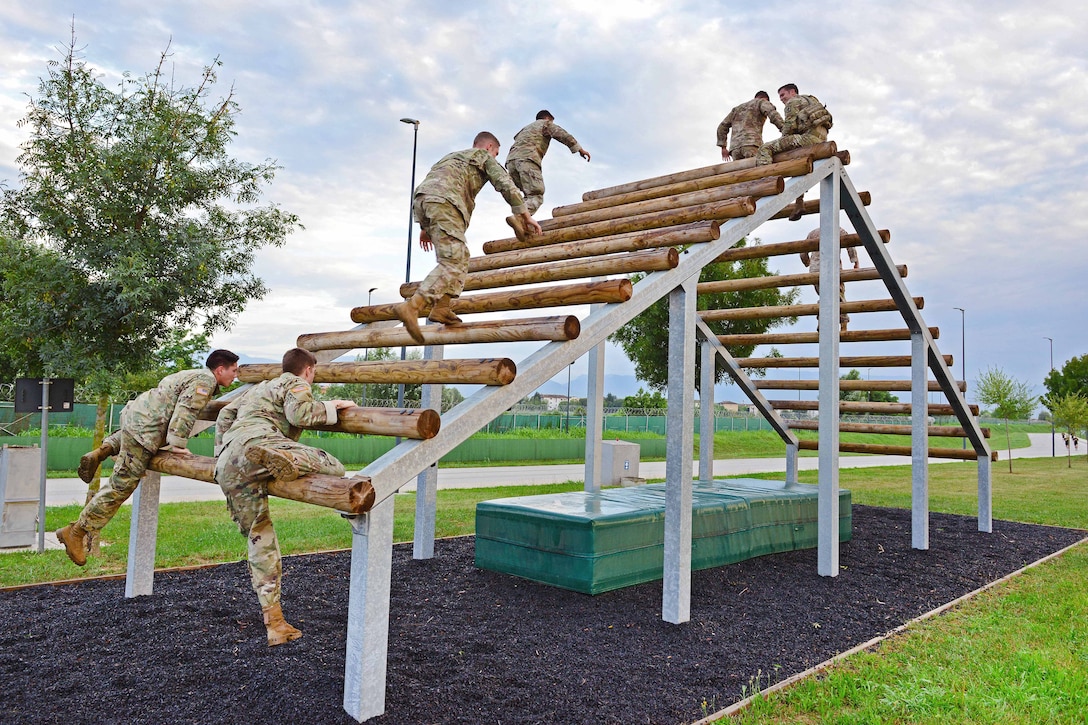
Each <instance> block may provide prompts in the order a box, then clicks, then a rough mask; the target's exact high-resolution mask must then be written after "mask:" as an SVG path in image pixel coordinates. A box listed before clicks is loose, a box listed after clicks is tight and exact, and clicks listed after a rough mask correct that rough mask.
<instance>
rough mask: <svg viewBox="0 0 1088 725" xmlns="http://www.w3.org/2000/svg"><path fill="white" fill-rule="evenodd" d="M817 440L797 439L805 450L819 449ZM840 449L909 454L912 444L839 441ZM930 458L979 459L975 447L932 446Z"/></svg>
mask: <svg viewBox="0 0 1088 725" xmlns="http://www.w3.org/2000/svg"><path fill="white" fill-rule="evenodd" d="M817 443H818V442H817V441H814V440H808V439H805V438H802V439H801V440H799V441H797V447H798V448H800V449H801V450H803V451H816V450H819V446H818V445H817ZM839 450H840V451H842V452H843V453H869V454H873V455H878V456H909V455H911V453H912V451H911V447H910V446H886V445H882V444H880V443H846V442H844V441H843V442H840V443H839ZM929 457H930V458H951V459H954V460H958V461H975V460H978V454H976V453H975V450H974V449H973V448H963V449H960V448H930V449H929ZM990 458H991V460H994V461H996V460H997V451H991V452H990Z"/></svg>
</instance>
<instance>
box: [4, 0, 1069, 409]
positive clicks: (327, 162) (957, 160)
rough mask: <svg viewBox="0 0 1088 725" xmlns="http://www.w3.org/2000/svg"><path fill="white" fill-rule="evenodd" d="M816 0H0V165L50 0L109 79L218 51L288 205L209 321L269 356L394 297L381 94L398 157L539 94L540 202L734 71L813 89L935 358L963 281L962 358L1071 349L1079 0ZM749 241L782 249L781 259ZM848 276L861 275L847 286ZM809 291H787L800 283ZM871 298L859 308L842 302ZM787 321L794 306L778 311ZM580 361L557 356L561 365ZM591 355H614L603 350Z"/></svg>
mask: <svg viewBox="0 0 1088 725" xmlns="http://www.w3.org/2000/svg"><path fill="white" fill-rule="evenodd" d="M819 7H820V9H821V10H822V11H823V12H822V13H817V12H816V8H817V5H814V4H812V3H802V2H784V1H781V2H776V1H774V0H768V1H766V2H762V3H750V2H743V3H742V2H714V1H712V0H700V1H699V2H683V1H680V0H671V1H666V0H660V1H658V0H620V1H611V0H597V1H596V2H585V1H584V0H552V2H549V3H512V2H497V1H495V2H448V1H447V0H433V1H430V0H397V1H396V2H388V1H386V0H368V1H366V2H333V1H331V0H327V1H319V0H310V1H308V2H307V1H305V0H293V1H292V2H281V1H278V0H265V2H262V3H253V2H238V1H236V0H216V1H215V2H210V1H204V0H175V2H172V3H147V2H144V1H141V2H129V1H127V0H115V1H113V2H75V1H74V0H65V1H60V0H35V1H34V2H30V1H29V0H11V1H10V2H6V3H4V4H3V6H2V7H0V67H2V68H3V72H2V73H0V182H3V183H6V184H7V185H9V186H10V185H15V184H18V180H19V169H18V167H17V166H16V164H15V157H16V156H17V154H18V147H19V145H20V143H22V142H23V141H24V140H25V132H24V131H23V129H20V128H18V127H17V125H16V124H17V121H18V120H19V119H20V118H21V117H22V116H23V115H24V114H25V112H26V106H27V94H28V93H33V92H34V91H35V89H36V87H37V82H38V78H39V77H41V76H42V75H43V74H44V72H45V68H46V62H47V61H48V60H50V59H56V58H59V57H61V55H62V53H63V50H62V48H63V45H64V44H65V43H66V41H67V40H68V37H69V32H70V25H71V23H72V19H73V16H74V18H75V26H76V34H77V36H78V43H79V45H80V46H83V47H84V55H85V57H86V58H87V59H88V61H89V62H90V63H91V64H92V65H94V66H95V67H96V68H98V69H100V70H101V72H102V73H103V74H104V76H105V77H106V79H107V80H108V81H109V80H112V79H115V78H117V77H118V76H119V74H120V73H121V72H123V71H131V72H133V73H143V72H145V71H148V70H150V69H152V68H153V67H154V65H155V64H156V62H157V60H158V57H159V54H160V52H161V51H162V50H163V49H165V48H166V47H167V44H168V43H169V47H170V51H171V53H172V56H171V61H172V63H173V67H174V76H175V78H176V79H177V80H178V82H181V83H186V84H188V83H194V82H196V81H197V80H198V78H199V73H200V69H201V67H202V66H204V65H206V64H208V63H209V62H210V61H211V60H212V59H213V58H215V57H217V56H218V57H219V58H220V59H221V60H222V62H223V67H222V68H221V70H220V84H219V88H220V90H221V91H222V92H224V93H225V92H226V91H227V90H228V89H229V88H230V86H231V85H233V87H234V92H235V97H236V99H237V101H238V102H239V103H240V105H241V108H242V112H241V114H240V116H239V117H238V127H237V130H238V136H237V140H236V142H235V144H234V146H233V152H234V155H235V156H236V157H238V158H240V159H244V160H248V161H253V162H256V161H260V160H263V159H265V158H273V159H276V160H277V161H278V163H279V164H280V165H281V166H282V167H283V168H282V171H280V173H279V175H278V176H277V178H276V180H275V182H274V183H273V184H272V186H271V187H269V188H268V190H267V192H266V200H269V201H274V202H275V203H277V204H279V205H281V206H282V207H283V208H284V209H287V210H289V211H292V212H294V213H296V214H298V215H299V216H300V217H301V219H302V222H303V223H304V224H305V226H306V229H305V230H304V231H301V232H298V233H296V234H294V235H292V237H291V238H290V239H289V241H288V244H287V245H286V246H285V247H284V248H281V249H269V250H265V251H264V252H262V253H261V254H260V255H259V258H258V263H257V271H258V273H259V274H260V275H261V276H262V277H263V278H264V279H265V280H266V281H267V283H268V285H269V287H270V288H271V292H270V294H269V295H268V296H267V297H266V298H265V299H264V300H261V301H259V302H254V303H252V304H250V306H249V307H247V308H246V309H245V310H244V311H243V312H242V313H241V314H240V315H239V317H238V320H237V324H236V325H235V327H234V328H233V329H232V330H231V331H230V332H228V333H223V334H220V335H218V336H217V337H216V339H215V340H214V342H215V343H216V344H217V345H220V346H224V347H230V348H232V349H235V350H238V351H240V352H244V353H246V354H247V355H249V356H252V357H266V358H270V359H272V358H278V356H279V355H280V353H281V352H282V350H284V349H285V348H286V347H289V346H290V345H292V344H293V341H294V339H295V337H296V336H297V335H298V334H299V333H302V332H314V331H321V330H336V329H347V328H349V327H351V323H350V320H348V317H347V314H348V311H349V310H350V308H351V307H353V306H355V305H359V304H365V303H366V301H367V290H368V289H369V288H371V287H376V288H377V290H376V291H375V292H374V294H373V300H374V301H375V302H388V301H393V300H395V299H398V298H397V296H396V290H397V287H398V285H399V283H400V282H401V281H403V279H404V271H405V270H404V265H405V253H406V247H407V244H408V217H409V191H410V186H411V163H412V141H413V138H412V127H411V126H410V125H406V124H403V123H400V122H399V121H398V119H400V118H401V117H404V116H409V117H414V118H417V119H419V120H420V121H421V124H420V126H419V152H418V164H419V172H418V173H419V174H420V176H422V174H424V173H425V172H426V170H427V168H429V166H430V164H431V163H433V162H434V161H436V160H437V159H438V158H440V157H441V156H442V155H443V154H445V153H447V152H449V151H452V150H455V149H460V148H466V147H468V146H469V145H470V144H471V140H472V137H473V135H474V134H475V133H476V131H478V130H481V129H488V130H491V131H494V132H495V133H496V134H497V135H498V136H499V137H500V138H501V139H502V140H503V142H504V147H505V146H507V145H508V144H509V140H510V139H511V138H512V137H513V135H514V133H515V132H516V131H517V130H518V129H519V128H520V127H521V126H523V125H524V124H526V123H528V122H529V121H530V120H532V118H533V116H534V115H535V113H536V111H537V110H539V109H540V108H548V109H549V110H551V111H552V113H553V114H554V115H555V116H556V119H557V122H558V123H559V124H561V125H562V126H564V127H565V128H566V129H567V130H569V131H571V132H572V133H573V134H574V135H575V136H576V137H577V138H578V139H579V141H581V143H582V144H583V145H584V146H585V147H586V148H587V149H588V150H589V151H590V152H591V153H592V154H593V160H592V162H591V163H589V164H586V163H585V162H583V161H582V160H581V159H579V158H578V157H577V156H572V155H570V154H569V153H567V152H566V149H565V148H563V147H562V146H558V147H553V150H552V153H551V154H549V156H548V158H547V159H546V161H545V164H544V172H545V178H546V180H547V185H548V192H547V195H546V199H545V206H544V208H543V209H542V210H541V212H539V213H538V215H537V216H538V217H540V218H544V217H546V216H548V213H547V211H548V210H550V209H551V208H552V207H553V206H557V205H561V204H569V203H573V202H575V201H578V200H579V199H580V195H581V193H582V192H583V191H586V190H589V189H593V188H599V187H602V186H610V185H613V184H617V183H622V182H626V181H632V180H635V179H639V178H644V177H647V176H652V175H657V174H663V173H669V172H673V171H679V170H683V169H688V168H692V167H696V166H704V165H707V164H712V163H716V162H717V161H719V160H720V157H719V152H718V148H717V147H716V146H715V145H714V140H715V136H714V132H715V128H716V126H717V124H718V122H719V121H720V120H721V118H722V117H723V116H724V115H725V114H726V113H727V112H728V111H729V109H730V108H731V107H732V106H733V105H735V104H736V103H739V102H740V101H742V100H745V99H747V98H750V97H751V96H752V94H753V93H754V91H755V90H757V89H761V88H762V89H766V90H768V91H770V92H771V96H772V98H774V96H775V92H774V91H775V89H776V88H777V87H778V86H779V85H782V84H783V83H787V82H794V83H796V84H797V85H798V86H800V88H801V90H802V92H808V93H814V94H816V95H817V96H819V97H820V99H821V100H822V101H823V102H824V103H825V104H826V105H827V106H828V107H829V108H830V109H831V110H832V112H833V113H834V116H835V128H834V130H833V131H832V138H833V139H834V140H836V141H837V142H838V145H839V148H840V149H844V148H845V149H849V150H850V151H851V154H852V157H853V163H852V164H851V165H850V166H849V167H848V169H847V171H848V173H849V175H850V177H851V179H852V180H853V182H854V184H855V186H856V187H857V188H858V189H860V190H868V191H870V192H871V193H872V195H873V204H872V206H871V207H870V208H869V211H870V214H871V216H872V217H873V220H874V221H875V223H876V224H877V226H878V227H880V228H888V229H890V230H891V232H892V243H891V245H890V247H889V251H890V252H891V254H892V257H893V259H894V260H895V261H896V263H899V264H906V265H908V267H909V269H910V276H909V277H908V278H907V285H908V287H909V288H910V290H911V292H912V293H913V294H914V295H916V296H923V297H924V298H925V309H924V310H923V315H924V317H925V318H926V321H927V323H928V324H929V325H936V326H939V327H940V328H941V333H942V334H941V338H940V341H939V344H940V345H941V347H942V351H943V352H945V353H953V354H955V355H956V362H955V372H956V374H957V375H959V372H960V359H959V352H960V344H961V338H960V327H961V317H960V313H959V312H958V311H957V310H956V309H954V308H956V307H963V308H965V309H966V317H965V322H966V341H965V342H966V348H967V357H966V365H967V378H968V380H969V381H973V380H974V379H975V378H976V377H977V375H978V373H979V372H980V371H981V370H984V369H985V368H987V367H988V366H997V367H1000V368H1003V369H1004V370H1006V371H1007V372H1009V373H1010V374H1012V375H1014V376H1015V377H1017V378H1020V379H1022V380H1024V381H1026V382H1028V383H1030V384H1031V385H1033V386H1035V387H1036V389H1037V392H1043V389H1042V385H1041V381H1042V377H1043V376H1044V375H1045V374H1046V372H1047V370H1048V368H1049V360H1050V347H1049V345H1050V343H1049V342H1048V341H1047V340H1046V339H1044V338H1045V337H1052V338H1053V339H1054V362H1055V365H1057V366H1059V367H1060V366H1061V364H1062V363H1063V362H1064V361H1065V360H1066V359H1068V358H1069V357H1072V356H1074V355H1082V354H1085V353H1088V335H1086V333H1085V331H1086V329H1088V322H1086V314H1088V293H1086V291H1085V289H1086V285H1088V261H1086V258H1088V254H1086V250H1088V245H1086V243H1085V240H1086V238H1088V193H1086V191H1088V190H1086V188H1085V178H1086V172H1088V161H1086V158H1088V156H1086V152H1088V115H1086V114H1085V113H1084V112H1083V111H1082V110H1081V109H1080V105H1079V104H1080V103H1082V102H1083V99H1084V98H1085V97H1086V96H1088V74H1086V68H1085V66H1086V62H1085V59H1086V55H1088V46H1085V43H1084V37H1083V30H1084V28H1085V27H1086V23H1088V6H1085V5H1084V4H1083V3H1082V2H1075V1H1074V0H1068V1H1056V0H1055V1H1048V0H1043V1H1042V2H1034V3H1025V2H1006V1H1004V0H991V1H989V2H985V3H983V2H961V3H948V2H938V1H936V0H933V1H923V2H911V1H909V0H908V1H901V2H878V1H872V0H870V1H862V0H855V1H852V2H836V3H829V4H824V5H822V6H819ZM768 129H769V131H770V133H769V134H768V136H770V135H772V134H773V128H771V127H770V126H768ZM503 153H505V148H504V152H503ZM500 158H504V156H503V157H500ZM479 201H480V203H479V205H478V207H477V211H476V214H475V216H474V218H473V223H472V227H471V229H470V231H469V242H470V248H471V250H472V252H473V253H474V254H478V253H480V250H481V246H482V244H483V243H484V242H485V241H487V240H489V239H493V238H497V237H505V236H508V233H507V228H506V226H505V224H504V223H503V221H502V219H503V217H504V216H505V214H506V213H507V207H505V205H504V204H503V203H502V200H501V198H500V197H499V196H498V195H497V194H494V193H492V192H491V191H490V189H485V190H484V191H483V192H481V195H480V198H479ZM809 219H811V217H810V218H809ZM811 226H812V223H811V221H805V222H802V223H800V224H790V223H789V222H786V221H777V222H770V223H768V224H767V225H765V226H764V227H763V228H761V229H760V231H759V232H758V236H759V237H760V238H761V239H763V241H765V242H775V241H786V240H789V239H795V238H800V237H802V236H803V235H804V233H805V232H807V231H808V229H809V228H811ZM432 265H433V256H432V255H431V254H426V253H423V252H422V251H420V250H419V249H418V247H417V248H415V249H414V251H413V254H412V272H413V274H412V276H413V278H414V279H419V278H421V277H422V276H423V274H425V273H426V271H427V270H428V269H430V267H431V266H432ZM772 266H773V267H775V268H777V269H778V270H779V271H780V272H781V273H783V274H787V273H796V272H801V271H803V270H802V268H801V265H800V262H799V261H797V260H796V259H795V258H779V259H778V260H776V261H775V262H774V263H773V264H772ZM848 294H849V296H850V297H852V298H855V299H861V298H872V297H877V296H881V295H880V290H878V289H874V288H871V287H864V286H862V285H858V286H857V287H851V288H850V291H849V293H848ZM814 300H815V296H814V295H813V294H812V292H811V290H805V291H804V292H803V301H814ZM892 322H893V321H892V320H890V319H889V320H883V321H880V320H878V318H877V317H875V316H873V317H872V318H871V319H861V318H858V319H857V326H858V327H884V326H888V324H891V323H892ZM813 327H814V322H812V321H811V320H809V321H805V322H802V323H800V326H799V329H812V328H813ZM846 351H848V352H850V353H851V354H855V353H857V352H859V351H858V350H856V349H852V348H847V349H846ZM529 352H530V349H529V348H522V347H516V346H515V347H513V348H511V350H509V351H507V354H509V355H510V356H511V357H513V358H514V359H515V360H519V359H521V358H522V357H524V356H525V355H527V354H528V353H529ZM453 354H454V353H453V351H449V352H448V353H447V355H448V356H452V355H453ZM457 354H464V355H472V354H494V351H493V350H491V351H490V352H487V353H484V352H483V351H479V352H475V353H474V352H473V351H472V350H465V351H460V352H458V353H457ZM787 354H812V353H811V352H807V351H806V352H802V351H801V350H798V349H789V350H788V351H787ZM584 370H585V363H584V361H582V362H579V363H577V364H576V366H575V376H577V375H579V373H580V372H584ZM607 370H608V372H609V373H610V374H619V375H623V374H629V373H630V372H631V370H632V367H631V365H630V363H629V362H628V361H627V360H625V359H624V358H623V357H622V353H620V352H618V351H610V352H609V354H608V355H607ZM864 374H866V375H870V376H871V377H872V378H874V379H878V378H881V377H900V375H897V374H895V373H893V372H890V371H887V372H884V371H880V370H876V369H874V370H872V371H864ZM813 375H814V373H813ZM564 377H565V376H564ZM722 394H724V395H725V397H735V395H736V394H735V393H732V394H731V393H730V392H729V391H728V390H726V391H724V393H719V395H722ZM968 398H969V399H973V398H972V396H971V393H970V392H969V393H968Z"/></svg>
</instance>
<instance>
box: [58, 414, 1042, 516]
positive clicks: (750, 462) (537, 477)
mask: <svg viewBox="0 0 1088 725" xmlns="http://www.w3.org/2000/svg"><path fill="white" fill-rule="evenodd" d="M994 434H995V436H996V435H997V432H996V431H995V433H994ZM1028 437H1029V439H1030V440H1031V446H1030V447H1028V448H1020V449H1013V452H1012V455H1013V458H1043V457H1046V456H1049V455H1050V434H1049V433H1029V434H1028ZM995 441H996V439H995ZM999 456H1000V459H1001V460H1007V455H1006V453H1005V451H1000V453H999ZM957 462H959V463H963V461H950V460H948V459H943V458H942V459H936V458H934V459H931V460H930V463H933V464H937V463H957ZM817 463H818V459H817V458H815V457H813V458H800V459H798V465H799V467H800V468H801V470H814V469H815V468H816V466H817ZM909 463H910V458H909V457H908V456H841V457H840V458H839V466H840V467H841V468H868V467H871V466H900V465H906V464H909ZM784 469H785V465H784V463H783V461H782V459H781V458H738V459H728V460H720V461H715V462H714V475H716V476H742V475H744V474H747V473H774V472H777V471H783V470H784ZM638 472H639V475H640V476H641V477H642V478H664V477H665V462H664V461H654V462H649V461H647V462H643V463H641V464H639V471H638ZM693 472H694V473H697V472H698V460H696V461H695V462H694V464H693ZM584 476H585V466H583V465H582V464H572V465H560V466H493V467H488V468H440V469H439V470H438V486H439V488H484V487H489V486H510V485H522V486H528V485H534V484H541V483H563V482H564V481H581V480H583V477H584ZM401 490H402V491H413V490H415V479H414V478H413V479H412V480H411V481H410V482H408V483H407V484H406V485H405V486H404V488H402V489H401ZM86 491H87V484H85V483H83V481H81V480H79V479H78V478H51V479H49V481H48V483H47V485H46V497H45V501H46V505H48V506H62V505H65V504H70V503H82V501H83V498H84V496H85V495H86ZM160 495H161V499H160V500H161V501H164V502H166V501H221V500H223V494H222V493H220V491H219V487H218V486H215V485H213V484H210V483H204V482H203V481H193V480H191V479H188V478H181V477H179V476H163V478H162V489H161V494H160Z"/></svg>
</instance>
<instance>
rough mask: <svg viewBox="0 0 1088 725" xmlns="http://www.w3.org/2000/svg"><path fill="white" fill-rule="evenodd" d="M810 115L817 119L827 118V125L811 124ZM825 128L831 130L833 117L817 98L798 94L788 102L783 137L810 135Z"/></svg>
mask: <svg viewBox="0 0 1088 725" xmlns="http://www.w3.org/2000/svg"><path fill="white" fill-rule="evenodd" d="M810 114H811V115H812V116H815V117H816V118H818V119H819V118H824V117H826V120H827V122H826V123H823V124H821V123H815V124H814V123H811V120H810ZM819 126H823V127H824V129H825V130H826V129H829V128H831V115H830V114H829V113H827V109H826V108H824V105H823V104H822V103H820V101H819V99H817V98H816V96H804V95H801V94H798V95H796V96H794V97H793V98H791V99H790V100H788V101H786V122H785V123H784V124H783V126H782V135H783V136H786V135H789V134H795V133H809V132H810V131H812V130H813V129H815V128H817V127H819Z"/></svg>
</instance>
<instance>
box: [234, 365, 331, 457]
mask: <svg viewBox="0 0 1088 725" xmlns="http://www.w3.org/2000/svg"><path fill="white" fill-rule="evenodd" d="M335 422H336V408H335V406H334V405H333V404H332V402H331V401H328V402H320V401H317V400H314V396H313V391H312V390H311V389H310V384H309V383H307V382H306V381H305V380H303V379H302V378H300V377H299V376H298V375H295V374H294V373H283V374H282V375H280V376H279V377H278V378H275V379H274V380H265V381H264V382H262V383H258V384H257V385H255V386H253V388H251V389H250V390H249V392H247V393H246V394H245V395H243V396H242V397H240V398H238V399H237V400H235V401H232V402H231V403H230V404H229V405H228V406H227V407H226V408H224V409H223V410H222V411H220V413H219V420H218V421H217V423H216V440H217V442H219V441H221V443H222V446H227V445H230V444H231V443H235V442H241V443H245V442H246V441H250V440H253V439H255V438H279V437H284V438H290V439H291V440H293V441H297V440H298V439H299V436H300V435H302V431H303V429H304V428H312V427H314V426H319V425H332V424H333V423H335ZM217 448H218V446H217Z"/></svg>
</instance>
